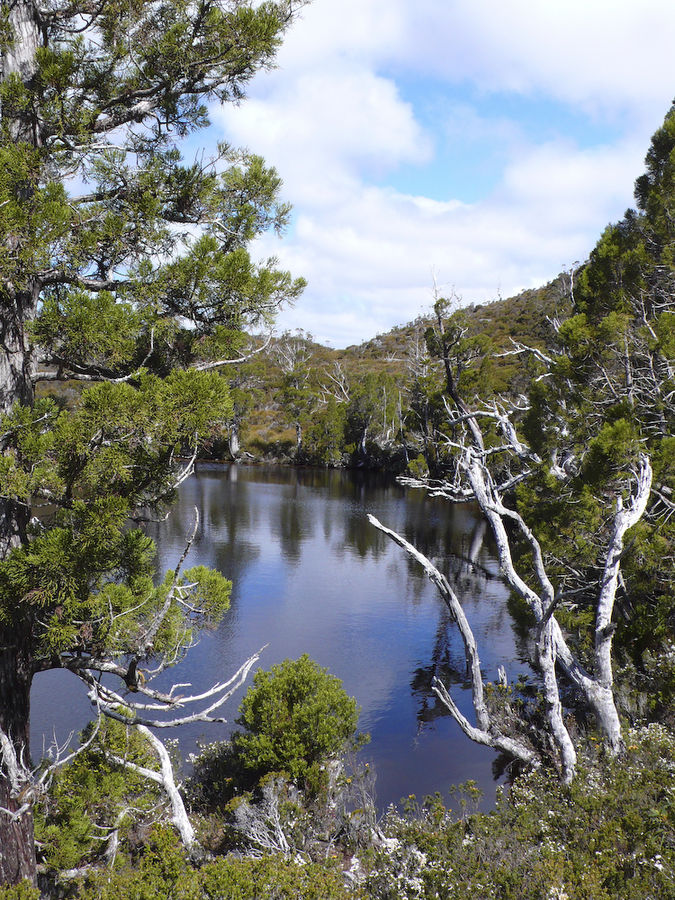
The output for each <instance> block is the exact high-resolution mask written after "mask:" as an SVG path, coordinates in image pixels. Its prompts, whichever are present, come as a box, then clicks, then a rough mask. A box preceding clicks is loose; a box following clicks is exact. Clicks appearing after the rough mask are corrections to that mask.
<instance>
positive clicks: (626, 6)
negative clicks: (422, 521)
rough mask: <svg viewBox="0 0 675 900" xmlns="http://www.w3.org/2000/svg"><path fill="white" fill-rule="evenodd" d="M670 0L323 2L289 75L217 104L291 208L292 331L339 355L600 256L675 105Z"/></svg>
mask: <svg viewBox="0 0 675 900" xmlns="http://www.w3.org/2000/svg"><path fill="white" fill-rule="evenodd" d="M674 47H675V3H673V0H639V2H638V0H313V3H312V4H311V5H309V6H307V7H305V8H304V9H303V11H302V13H301V18H300V19H299V20H298V21H297V22H296V23H295V24H294V25H293V26H292V27H291V29H290V30H289V32H288V33H287V35H286V38H285V40H284V44H283V46H282V47H281V49H280V52H279V54H278V57H277V64H278V67H277V68H275V69H273V70H271V71H269V72H263V73H259V74H258V75H257V76H256V77H255V78H254V79H253V81H252V82H251V84H250V86H249V90H248V92H247V93H248V97H247V99H246V100H245V101H244V102H243V103H242V104H240V105H238V106H233V105H226V106H223V107H220V108H217V109H215V110H213V115H212V119H213V122H214V128H215V130H216V132H217V136H218V137H219V138H221V139H225V140H227V141H228V142H230V143H231V144H234V145H237V146H244V147H247V148H249V149H250V150H251V151H253V152H255V153H260V154H262V155H263V156H264V157H265V159H266V161H267V162H268V163H269V164H271V165H273V166H274V167H275V168H276V169H277V171H278V172H279V174H280V176H281V178H282V179H283V189H282V190H283V199H284V200H287V201H289V202H290V203H291V204H292V205H293V214H292V220H291V223H290V227H289V229H288V230H287V232H286V234H285V235H284V237H283V238H282V239H281V240H279V239H278V238H277V237H276V236H275V235H266V236H264V237H263V238H262V239H261V240H259V241H258V244H257V246H256V247H255V248H254V253H255V254H256V256H259V257H260V258H264V257H267V256H270V255H273V256H275V257H277V258H278V260H279V263H280V265H281V266H282V267H283V268H286V269H289V270H290V271H291V272H292V273H293V275H295V276H299V275H302V276H303V277H305V278H306V279H307V282H308V285H307V288H306V290H305V293H304V295H303V296H302V297H301V298H300V299H299V300H298V301H297V302H296V304H295V306H294V307H293V308H291V309H287V310H285V311H283V312H282V313H281V314H280V316H279V318H278V323H277V330H278V331H280V330H285V329H289V330H295V329H303V330H304V331H305V332H308V333H310V334H311V335H312V336H313V337H314V338H315V339H316V340H318V341H320V342H321V343H326V344H329V345H330V346H333V347H336V348H339V347H345V346H348V345H350V344H355V343H360V342H361V341H363V340H367V339H369V338H372V337H374V336H375V335H376V334H379V333H383V332H386V331H388V330H389V329H390V328H391V327H393V326H394V325H401V324H404V323H406V322H409V321H411V320H412V319H414V318H415V317H416V316H418V315H419V314H420V313H423V312H427V311H428V310H429V308H430V306H431V304H432V302H433V297H434V289H436V290H437V291H438V293H439V294H440V295H442V296H448V295H450V294H451V293H454V294H455V295H456V296H457V297H458V298H460V301H459V302H461V303H463V304H468V303H481V302H486V301H490V300H495V299H498V298H499V297H509V296H512V295H513V294H515V293H517V292H518V291H520V290H523V289H525V288H531V287H538V286H540V285H542V284H545V283H546V282H548V281H550V280H551V279H552V278H554V277H555V276H556V275H557V274H558V273H559V272H560V271H562V270H563V269H569V268H570V267H572V266H574V265H575V264H576V263H578V262H580V261H583V260H584V259H586V258H587V256H588V254H589V253H590V251H591V250H592V249H593V246H594V244H595V242H596V241H597V239H598V237H599V236H600V234H601V233H602V230H603V229H604V227H605V226H606V225H607V224H608V223H609V222H612V221H616V220H617V219H619V218H621V216H622V215H623V213H624V211H625V210H626V209H627V208H628V207H629V206H631V205H633V202H634V201H633V184H634V181H635V178H636V177H637V176H638V175H639V174H640V173H641V172H642V171H643V160H644V156H645V153H646V151H647V149H648V146H649V141H650V138H651V135H652V134H653V133H654V131H655V130H656V129H657V128H658V127H659V125H660V124H661V123H662V121H663V118H664V116H665V114H666V112H667V111H668V109H669V106H670V103H671V101H672V100H673V96H675V77H674V76H675V51H674V49H673V48H674Z"/></svg>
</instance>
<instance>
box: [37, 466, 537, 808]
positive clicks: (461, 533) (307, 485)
mask: <svg viewBox="0 0 675 900" xmlns="http://www.w3.org/2000/svg"><path fill="white" fill-rule="evenodd" d="M195 506H197V507H198V508H199V509H200V512H201V520H200V528H199V533H198V536H197V538H196V540H195V542H194V545H193V548H192V551H191V555H190V559H189V564H191V565H195V564H203V565H208V566H213V567H216V568H218V569H219V570H220V571H222V572H223V573H224V574H225V575H226V576H227V577H228V578H230V579H231V580H232V581H233V590H232V601H231V609H230V611H229V612H228V613H227V615H226V616H225V618H224V620H223V622H222V624H221V625H220V626H219V628H218V629H217V630H216V631H215V632H213V633H212V634H208V635H206V636H204V637H203V639H202V641H201V642H200V644H199V646H198V647H197V648H195V649H194V650H193V651H191V652H190V653H189V654H188V657H187V659H186V660H185V661H184V662H182V663H181V664H180V666H179V667H177V670H174V671H173V672H172V673H171V680H174V681H181V682H191V683H192V684H193V685H194V686H195V688H197V687H198V688H202V689H203V688H206V687H208V686H209V685H210V684H211V683H212V682H213V681H215V680H217V679H220V678H222V677H223V676H224V675H226V674H231V673H232V672H233V671H234V670H235V669H236V668H237V667H238V666H239V664H240V663H241V662H242V661H243V660H244V659H245V658H246V657H247V656H248V655H250V653H252V652H253V651H254V650H257V649H258V648H259V647H260V646H261V645H263V644H265V643H269V647H268V649H267V650H266V651H265V654H264V656H263V659H262V665H263V666H264V667H265V668H267V667H269V666H270V665H272V664H273V663H275V662H278V661H281V660H282V659H284V658H286V657H292V658H297V657H298V656H300V655H301V654H302V653H305V652H307V653H309V654H310V656H312V657H314V658H315V659H316V660H317V661H318V662H319V664H320V665H322V666H327V667H328V668H329V669H330V670H331V672H333V673H334V674H336V675H338V676H339V677H340V678H341V679H342V680H343V683H344V686H345V689H346V690H347V691H348V692H349V693H350V694H352V695H354V696H355V697H356V698H357V699H358V702H359V704H360V706H361V709H362V713H361V722H360V727H361V728H362V729H363V730H365V731H369V732H370V733H371V735H372V740H371V743H370V745H369V747H368V749H367V753H368V755H369V757H370V758H371V759H372V760H373V762H374V764H375V766H376V769H377V785H376V787H377V792H378V800H379V802H380V804H381V805H382V806H384V805H386V804H388V803H389V802H398V800H399V799H400V798H401V797H402V796H404V795H407V794H409V793H416V794H417V795H419V796H422V795H424V794H426V793H431V792H433V791H435V790H441V791H445V790H447V788H448V787H449V785H450V784H452V783H457V782H461V781H464V780H466V779H467V778H474V779H475V780H477V781H478V782H479V783H480V784H481V785H482V786H483V788H485V789H487V790H488V794H489V795H493V781H492V763H493V760H494V754H493V753H492V752H491V751H489V750H486V749H485V748H478V747H475V746H474V745H472V744H470V742H469V741H468V740H467V739H466V738H465V737H464V735H463V734H462V733H461V732H460V730H459V728H458V726H457V725H456V724H455V723H454V722H453V721H452V720H451V719H450V718H449V717H448V716H447V714H446V713H445V710H444V709H443V708H441V707H440V706H439V705H438V704H437V702H436V698H435V696H434V695H433V694H432V692H431V680H432V678H433V676H434V675H437V676H440V677H442V678H443V679H444V680H445V681H446V682H447V683H448V684H450V685H452V689H453V691H454V696H455V698H456V702H457V703H458V705H459V707H460V709H461V710H462V712H464V713H465V714H466V715H467V716H469V717H470V718H472V713H471V697H470V691H469V690H468V685H467V683H466V663H465V659H464V649H463V646H462V643H461V640H460V638H459V635H458V634H457V631H456V628H455V627H454V625H453V623H452V621H451V618H450V616H449V614H448V610H447V608H446V607H445V605H444V604H443V603H442V601H441V600H440V598H439V597H438V595H437V594H436V592H435V589H434V588H433V586H432V585H431V584H430V583H429V581H428V579H427V578H426V576H425V575H424V574H423V573H422V571H421V570H420V568H419V566H417V565H416V564H415V563H414V562H413V561H412V560H411V559H410V558H409V557H408V556H407V555H406V554H405V553H403V551H401V550H400V549H399V548H398V547H396V546H395V545H394V544H393V543H392V542H391V541H389V540H388V539H387V538H386V537H385V536H384V535H383V534H382V533H381V532H379V531H378V530H377V529H375V528H373V527H372V526H370V524H369V523H368V521H367V519H366V513H372V514H373V515H375V516H377V518H378V519H380V520H381V521H382V522H383V523H385V524H386V525H388V526H389V527H391V528H393V529H394V530H396V531H398V532H399V533H401V534H403V535H404V536H405V537H406V538H407V539H408V540H410V541H412V542H413V543H415V544H416V545H417V546H418V547H419V548H420V549H421V550H422V551H423V552H424V553H425V554H426V555H427V556H429V557H431V558H432V559H434V561H435V563H436V565H437V566H438V568H440V569H441V571H443V572H444V573H445V574H446V575H447V576H448V577H449V578H450V579H451V580H452V581H453V584H454V586H455V590H456V591H457V592H458V594H459V595H460V598H461V599H462V601H463V603H464V606H465V609H466V613H467V616H468V618H469V620H470V622H471V624H472V627H473V629H474V631H475V634H476V639H477V641H478V643H479V647H480V649H481V658H482V661H483V665H484V669H485V673H486V676H487V677H488V678H494V677H495V675H496V670H497V667H498V666H499V665H504V666H505V668H506V670H507V672H508V674H509V677H510V678H515V677H517V675H518V674H519V673H520V672H521V671H523V670H524V668H525V666H524V663H523V662H522V661H521V660H523V659H524V655H523V653H522V648H520V647H519V646H518V643H517V640H516V637H515V636H514V631H513V628H512V625H511V620H510V617H509V615H508V611H507V607H506V598H505V592H504V589H503V587H502V586H501V583H500V581H499V579H498V578H497V574H498V565H497V562H496V560H495V556H494V551H493V548H492V546H491V544H490V541H489V540H488V539H487V537H486V536H485V534H484V531H483V529H482V526H481V523H480V522H479V521H478V520H477V517H476V512H475V510H473V509H472V508H471V507H468V506H463V507H453V506H452V505H451V504H449V503H447V502H445V501H443V500H440V499H430V498H428V497H427V496H426V495H425V494H424V492H423V491H414V490H405V489H403V488H401V487H400V486H399V485H397V484H396V483H395V482H393V481H392V480H391V479H387V478H384V477H382V476H373V475H372V474H369V473H361V472H356V473H347V472H337V471H332V472H327V471H321V470H312V469H282V468H275V467H268V468H263V467H255V468H253V467H246V468H240V467H236V466H224V467H217V466H208V467H204V468H202V469H201V470H200V471H199V472H198V473H197V475H196V476H195V477H193V478H191V479H190V480H189V481H187V482H186V483H185V484H184V485H183V486H182V487H181V490H180V494H179V498H178V502H177V506H176V508H175V510H174V512H173V514H172V516H171V518H170V519H169V520H168V521H167V522H165V523H163V524H161V525H156V526H153V537H154V538H155V539H156V541H157V545H158V562H159V565H160V567H161V568H169V567H173V566H175V564H176V561H177V559H178V558H179V557H180V554H181V552H182V548H183V546H184V542H185V537H186V534H187V533H188V532H189V531H190V529H191V523H192V521H193V515H194V507H195ZM37 690H38V700H39V703H38V707H40V708H42V709H43V711H47V712H45V715H44V716H42V720H41V721H36V722H35V725H36V732H34V733H37V732H38V731H39V730H40V729H41V730H42V731H47V732H49V731H50V730H51V725H50V723H49V722H47V721H45V716H47V715H48V714H51V710H50V709H49V707H50V702H49V687H47V688H46V689H42V694H39V691H40V690H41V689H40V688H39V686H38V689H37ZM61 690H62V688H61ZM240 699H241V698H240V697H238V698H234V699H233V701H232V704H231V706H230V708H229V709H227V710H226V711H225V714H226V716H228V718H229V719H230V720H232V719H234V717H235V716H236V709H237V706H238V704H239V702H240ZM45 701H46V702H45ZM40 704H41V706H40ZM41 715H42V713H40V715H38V717H37V719H38V720H40V717H41ZM73 715H74V716H75V717H77V715H79V716H80V719H86V715H87V712H86V711H85V712H82V711H81V710H80V712H78V713H77V714H75V713H74V714H73ZM65 718H68V717H67V716H66V717H65ZM72 718H73V717H72V716H71V719H72ZM78 724H79V727H81V724H82V723H81V722H80V723H78ZM69 727H73V726H72V724H71V725H70V726H69ZM228 727H229V726H227V725H225V726H218V728H220V730H218V728H214V729H213V730H210V731H209V732H208V734H204V733H203V727H202V726H199V727H197V726H195V727H194V728H193V729H192V730H188V731H183V732H181V733H180V734H177V735H175V736H176V737H179V738H180V741H181V744H182V746H183V749H184V752H190V751H191V750H193V749H194V746H193V745H194V741H195V740H196V739H197V738H199V737H202V736H203V737H206V738H208V739H209V740H214V739H218V738H221V737H224V736H226V735H227V733H228ZM38 743H39V739H38Z"/></svg>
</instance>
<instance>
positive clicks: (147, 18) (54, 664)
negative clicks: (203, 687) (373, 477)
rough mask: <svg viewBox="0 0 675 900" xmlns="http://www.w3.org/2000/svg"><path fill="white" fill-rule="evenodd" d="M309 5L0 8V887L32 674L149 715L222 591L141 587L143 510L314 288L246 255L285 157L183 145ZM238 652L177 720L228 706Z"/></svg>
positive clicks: (278, 218) (111, 0)
mask: <svg viewBox="0 0 675 900" xmlns="http://www.w3.org/2000/svg"><path fill="white" fill-rule="evenodd" d="M301 5H302V4H301V2H296V0H278V2H272V0H265V2H262V3H251V4H249V3H245V2H240V0H200V2H199V3H188V2H185V0H134V2H131V3H123V2H116V0H102V2H101V3H97V4H93V5H92V4H86V3H77V2H74V3H73V2H66V0H53V2H49V3H47V4H46V5H45V4H43V5H40V4H38V3H37V2H35V0H16V2H12V3H8V4H5V6H4V7H3V15H2V34H1V37H0V40H1V46H2V69H1V74H0V104H1V111H0V242H1V243H2V253H1V254H0V301H1V303H2V319H1V322H0V338H1V340H0V416H1V420H0V441H1V447H2V456H1V457H0V750H1V753H2V766H1V767H0V847H1V848H2V852H1V854H0V883H1V882H15V881H20V880H21V879H24V878H27V879H29V880H32V881H34V880H35V873H36V869H35V851H34V845H33V825H32V805H33V802H34V800H35V797H36V794H37V793H39V791H40V790H41V789H42V788H44V786H45V784H46V782H47V780H48V777H47V776H48V771H49V770H47V772H42V774H39V773H38V774H37V775H36V774H35V773H33V772H32V771H31V763H30V756H29V746H28V736H29V722H30V699H29V698H30V689H31V685H32V682H33V678H34V676H35V675H37V674H39V673H41V672H44V671H46V670H48V669H53V668H63V669H67V670H69V671H70V672H72V673H73V675H74V676H75V677H77V678H79V679H80V680H81V681H83V682H84V684H85V685H86V687H87V690H88V692H89V696H90V698H91V700H92V702H93V704H94V706H95V709H97V710H98V712H99V713H102V712H104V713H106V714H108V715H111V716H113V717H117V718H118V719H121V720H122V721H123V722H124V723H127V724H128V723H132V724H134V725H137V726H138V727H139V728H141V729H142V728H146V726H147V725H148V724H151V723H152V722H153V721H154V717H155V716H156V715H157V710H158V709H160V708H161V709H166V710H170V711H171V710H177V709H178V708H180V707H182V706H184V705H185V704H186V702H187V700H188V698H180V697H179V696H178V695H177V694H176V693H175V692H169V693H166V692H162V691H159V690H157V689H155V688H154V687H152V686H151V684H150V676H151V674H154V673H156V672H157V671H159V670H161V669H162V668H164V667H166V666H167V665H170V664H171V663H172V662H174V661H175V660H176V659H178V658H180V656H181V655H182V653H183V652H184V651H185V649H186V648H187V647H188V646H190V644H191V643H192V641H193V639H194V635H195V633H196V630H198V629H199V628H201V627H203V626H205V625H208V624H210V623H213V622H215V621H216V620H217V619H218V618H219V616H220V615H221V614H222V612H223V610H224V609H225V608H226V606H227V601H228V591H229V588H228V585H227V583H226V582H225V581H224V579H223V578H222V577H220V576H217V575H215V574H214V573H210V572H208V571H207V570H204V569H200V568H198V569H192V570H190V571H187V572H185V571H183V567H182V560H181V561H180V562H179V563H178V565H177V568H176V571H175V573H169V574H168V575H167V577H166V579H165V580H164V581H162V582H160V584H158V585H155V584H153V572H154V566H153V547H152V542H151V541H150V540H149V539H148V538H147V537H145V536H144V534H143V533H142V531H141V530H139V528H138V525H139V524H140V523H142V521H144V519H147V517H148V516H150V517H151V516H152V515H154V514H155V513H156V512H158V511H160V510H161V509H162V508H163V507H165V505H166V504H167V503H168V502H169V501H170V500H171V498H172V496H173V493H174V490H175V488H176V487H177V485H178V484H179V483H180V482H181V481H182V480H183V479H184V478H186V477H187V475H188V474H189V473H190V472H191V470H192V466H193V463H194V460H195V458H196V455H197V453H198V452H199V448H200V447H202V446H203V445H204V443H205V442H208V441H209V440H211V439H212V438H213V437H215V436H217V435H218V434H219V433H220V432H221V429H222V427H223V424H224V423H225V422H226V420H227V419H228V416H229V415H230V413H231V404H230V399H229V395H228V390H227V383H226V380H225V379H224V378H223V377H221V375H220V374H219V371H218V370H219V367H220V366H221V365H222V364H224V363H225V362H227V361H228V360H230V359H232V357H238V356H241V355H242V353H243V350H244V348H243V343H242V336H241V332H242V329H243V328H244V327H246V326H250V325H256V324H259V323H261V322H265V321H267V320H268V319H269V318H270V317H272V316H273V315H274V312H275V310H276V309H277V308H278V306H279V305H280V304H281V303H282V302H284V301H286V300H289V299H292V298H294V297H296V296H297V295H298V294H299V292H300V291H301V290H302V287H303V283H302V282H301V281H294V280H293V279H292V278H291V276H290V275H289V274H288V273H286V272H283V271H279V270H278V269H277V268H276V267H275V262H274V261H273V260H268V261H267V262H265V263H262V264H257V263H255V262H254V261H253V260H252V259H251V257H250V255H249V253H248V251H247V245H248V244H249V243H250V241H251V240H252V239H254V238H255V237H256V236H257V235H259V234H260V233H261V232H263V231H265V230H267V229H270V228H272V229H281V228H283V226H284V223H285V222H286V220H287V215H288V208H287V207H286V206H284V205H283V204H280V203H279V202H278V192H279V186H280V181H279V178H278V176H277V174H276V173H275V171H274V170H273V169H270V168H267V167H266V166H265V165H264V163H263V161H262V160H261V159H260V158H259V157H256V156H253V155H251V154H249V153H245V152H240V151H236V150H233V149H232V148H231V147H229V146H227V145H225V144H221V145H220V147H219V149H218V152H217V154H216V155H215V157H214V158H213V159H205V158H204V157H203V156H201V155H198V156H197V157H196V158H195V159H194V161H184V160H183V159H182V157H181V154H180V152H179V149H178V146H177V144H178V141H179V139H181V138H184V137H187V136H189V135H191V134H193V133H194V132H196V131H198V130H199V129H202V128H204V127H205V126H207V125H208V109H207V106H206V103H207V102H208V101H220V102H227V101H236V100H238V99H240V98H241V97H242V96H243V91H244V88H245V86H246V83H247V82H248V80H249V79H250V78H251V77H252V76H253V75H254V73H255V72H256V71H258V70H259V69H261V68H267V67H269V66H270V65H272V61H273V59H274V54H275V52H276V50H277V48H278V46H279V43H280V40H281V37H282V34H283V32H284V30H285V29H286V27H287V26H288V24H289V23H290V22H291V21H292V19H293V18H294V16H295V14H296V12H297V10H298V9H299V7H300V6H301ZM61 379H69V380H71V381H73V380H75V381H79V382H84V383H85V384H87V385H88V387H87V389H86V390H84V392H83V393H82V395H81V398H80V399H79V400H78V402H77V403H76V404H75V405H74V407H73V408H67V407H66V406H65V405H64V404H63V403H61V402H59V401H57V400H54V399H51V398H50V397H49V396H46V395H44V394H40V393H39V392H38V393H36V388H37V387H38V386H39V385H41V384H45V383H47V384H49V383H50V382H53V381H57V380H61ZM189 543H190V541H188V546H189ZM186 549H187V548H186ZM247 668H248V666H245V667H244V668H243V669H242V670H241V671H240V673H239V675H238V676H237V677H235V678H234V679H233V680H232V681H231V682H228V684H227V685H225V684H221V685H219V686H217V689H215V688H214V691H215V692H214V693H213V694H212V695H211V696H208V697H207V696H202V697H194V698H192V699H193V700H194V702H195V703H197V702H201V707H200V708H199V709H198V711H197V712H194V711H193V712H192V713H190V712H189V711H185V712H182V713H178V714H174V716H173V718H174V720H175V721H177V722H180V721H183V720H185V719H186V718H190V717H191V716H196V717H197V718H198V719H199V720H203V721H207V720H210V719H213V718H214V717H217V715H218V712H217V710H218V707H219V705H220V703H221V702H223V700H224V698H225V696H226V695H227V694H228V693H229V692H230V691H231V689H233V687H234V685H235V683H237V682H239V681H240V680H241V679H242V677H243V676H244V674H245V671H246V670H247ZM103 674H106V675H108V676H110V675H114V676H117V677H118V679H119V683H120V686H121V687H120V688H118V689H114V688H113V687H111V682H110V681H106V682H105V684H103V683H102V681H101V675H103ZM139 698H140V699H139ZM146 738H147V740H148V741H149V742H150V744H151V745H152V747H153V748H154V750H155V751H156V753H157V754H158V759H160V760H161V763H162V765H161V772H162V773H164V774H165V775H166V777H165V778H164V785H165V787H167V789H171V790H173V789H174V788H175V785H173V783H172V780H171V777H170V774H169V773H168V770H167V769H166V768H165V763H167V762H168V757H166V756H165V755H163V752H164V753H165V751H163V747H162V745H161V743H160V742H159V741H158V740H157V739H156V738H155V737H154V736H153V735H152V734H151V733H150V732H149V731H148V732H147V734H146ZM173 797H174V800H175V803H174V818H176V817H179V813H180V809H179V805H180V798H179V796H178V792H177V791H175V790H173ZM183 812H184V811H183ZM181 827H182V831H183V835H184V837H185V839H186V840H189V838H190V832H189V828H188V824H186V822H185V820H184V819H183V820H182V825H181Z"/></svg>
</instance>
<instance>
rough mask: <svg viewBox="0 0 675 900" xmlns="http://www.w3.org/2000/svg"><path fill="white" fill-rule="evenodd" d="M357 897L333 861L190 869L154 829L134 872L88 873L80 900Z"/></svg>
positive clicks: (169, 839) (240, 862)
mask: <svg viewBox="0 0 675 900" xmlns="http://www.w3.org/2000/svg"><path fill="white" fill-rule="evenodd" d="M359 896H361V894H360V893H359V892H358V891H352V890H350V889H349V888H348V887H346V886H345V885H344V883H343V879H342V877H341V872H340V869H339V867H338V866H337V865H336V863H335V861H329V862H325V863H306V864H304V865H299V864H297V863H296V862H294V861H291V860H287V859H284V857H283V856H262V857H261V858H259V859H236V858H224V859H218V860H215V861H213V862H208V863H206V864H205V865H203V866H202V867H201V868H199V869H195V868H193V867H192V866H190V865H189V863H188V862H187V861H186V860H185V857H184V855H183V853H182V852H181V850H180V848H179V847H178V846H177V845H176V842H175V838H174V837H173V835H172V834H171V832H170V831H169V830H168V829H162V828H154V829H153V830H152V833H151V835H150V839H149V840H148V841H147V842H146V844H145V845H144V847H143V850H142V852H141V854H140V857H139V859H138V861H137V864H136V866H135V867H133V868H132V867H120V868H119V869H118V870H117V871H116V872H114V873H102V874H100V875H96V874H92V875H91V876H89V877H88V878H87V880H86V882H85V883H84V884H83V885H82V886H81V887H80V890H79V891H78V893H77V897H78V898H80V900H118V898H119V897H125V898H128V900H156V898H158V897H173V898H175V900H203V898H208V900H262V898H265V900H349V898H356V897H359Z"/></svg>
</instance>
